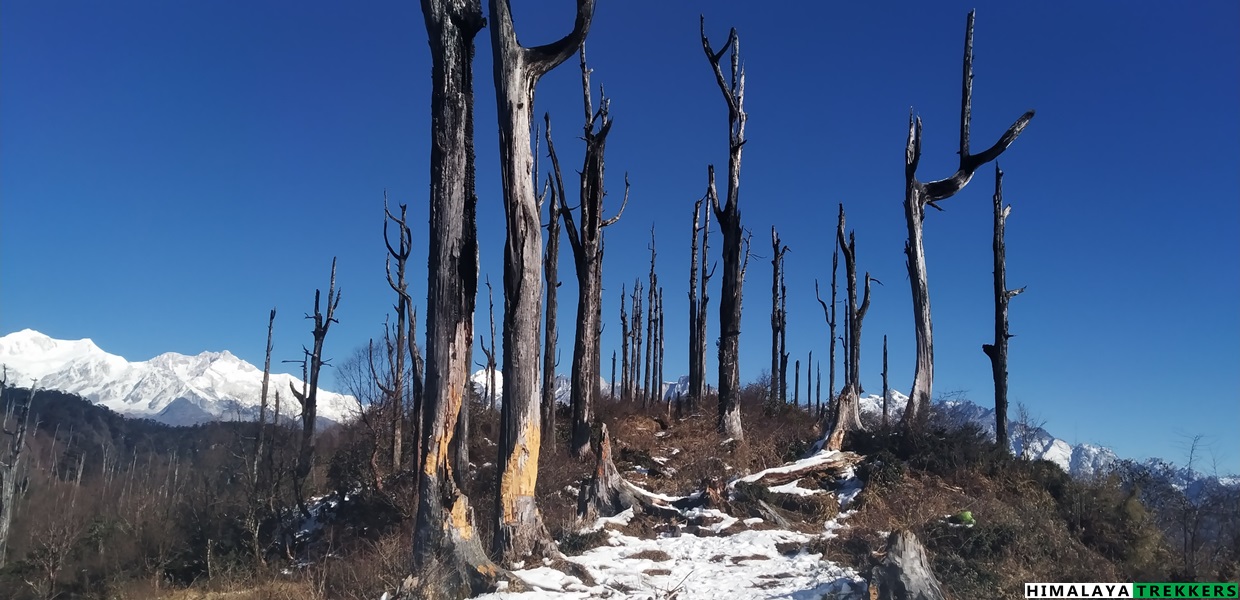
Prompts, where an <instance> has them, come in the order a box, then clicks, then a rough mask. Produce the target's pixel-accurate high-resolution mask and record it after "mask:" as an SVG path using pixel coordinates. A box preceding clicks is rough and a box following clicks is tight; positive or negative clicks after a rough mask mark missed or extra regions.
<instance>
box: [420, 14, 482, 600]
mask: <svg viewBox="0 0 1240 600" xmlns="http://www.w3.org/2000/svg"><path fill="white" fill-rule="evenodd" d="M422 14H423V16H424V17H425V21H426V31H427V34H428V37H429V41H430V45H431V61H432V70H431V80H432V93H431V172H430V181H431V190H430V206H431V210H430V215H431V216H430V231H429V236H428V237H429V238H430V250H429V252H428V266H429V268H428V273H427V301H426V315H427V316H426V390H425V391H426V397H425V407H424V408H425V411H424V416H423V419H424V420H423V426H422V432H421V433H422V438H421V440H420V444H421V445H422V456H423V459H422V465H421V468H422V477H421V481H420V483H419V487H418V516H417V524H416V526H415V529H414V535H413V571H412V572H413V573H417V574H419V575H422V574H424V573H439V574H441V576H440V577H438V578H436V580H433V581H432V580H431V578H430V577H427V579H426V580H424V581H421V582H420V583H421V584H422V587H421V589H420V590H418V591H417V592H414V591H413V590H410V591H409V594H410V595H411V596H412V595H414V594H415V593H416V594H417V596H418V597H439V596H446V597H456V598H463V597H466V596H472V595H477V594H480V593H483V592H486V591H489V590H492V589H494V588H495V583H496V579H497V576H498V571H497V569H496V567H495V565H494V564H493V563H492V562H491V560H490V559H489V558H488V557H487V555H486V552H484V551H483V549H482V544H481V542H480V540H479V539H478V537H477V534H476V531H477V530H476V529H475V528H474V511H473V508H472V507H470V505H469V498H468V497H467V496H466V495H465V494H464V493H463V492H462V491H461V489H460V488H459V487H458V486H457V483H456V476H455V475H454V474H453V470H454V469H453V465H452V460H451V453H450V452H449V447H450V446H451V445H452V443H453V438H454V437H455V435H456V432H457V423H458V420H459V417H460V413H461V408H462V406H463V405H464V403H465V397H466V386H468V385H469V369H470V348H471V347H472V346H473V338H474V302H475V297H476V296H477V292H478V241H477V227H476V222H475V208H476V206H477V201H478V198H477V195H476V194H475V192H474V147H473V140H474V136H473V104H474V97H473V93H474V92H473V56H474V37H475V36H476V35H477V34H478V32H479V31H481V29H482V26H483V24H484V19H483V16H482V5H481V2H479V1H477V0H463V1H459V0H458V1H456V2H449V1H446V0H423V2H422ZM407 583H408V582H407Z"/></svg>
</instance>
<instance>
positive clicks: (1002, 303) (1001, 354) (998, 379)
mask: <svg viewBox="0 0 1240 600" xmlns="http://www.w3.org/2000/svg"><path fill="white" fill-rule="evenodd" d="M994 203H995V235H994V244H993V246H994V253H995V343H994V344H982V352H985V353H986V356H988V357H990V368H991V371H993V373H994V379H995V441H996V442H997V443H998V444H999V447H1000V448H1003V449H1005V450H1006V449H1007V447H1008V431H1007V409H1008V401H1007V355H1008V339H1009V338H1011V337H1012V334H1010V333H1008V301H1009V300H1011V299H1012V298H1015V297H1016V296H1017V295H1018V294H1020V293H1021V292H1023V291H1025V288H1023V287H1022V288H1019V289H1015V290H1009V289H1007V266H1006V259H1005V254H1006V247H1005V245H1004V242H1003V231H1004V226H1005V224H1006V222H1007V217H1008V215H1009V214H1011V212H1012V205H1011V204H1009V205H1007V206H1004V205H1003V171H1001V170H999V165H998V164H996V165H995V196H994Z"/></svg>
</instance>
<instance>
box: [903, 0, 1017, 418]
mask: <svg viewBox="0 0 1240 600" xmlns="http://www.w3.org/2000/svg"><path fill="white" fill-rule="evenodd" d="M973 19H974V11H969V16H968V19H967V21H966V25H965V39H964V77H963V83H962V86H961V87H962V90H961V101H960V150H959V155H960V165H959V167H957V169H956V172H955V173H953V174H952V175H951V176H950V177H948V178H946V179H940V180H938V181H931V182H929V183H922V182H921V181H919V180H918V179H917V163H918V162H919V161H920V160H921V118H920V117H916V116H915V115H913V114H909V122H908V143H907V144H906V145H905V151H904V180H905V187H904V219H905V221H906V223H907V224H908V241H907V242H906V243H905V245H904V254H905V255H906V256H907V258H908V274H909V286H910V287H911V288H912V293H913V321H914V325H915V329H914V332H915V333H916V339H917V365H916V369H915V370H914V372H913V389H912V391H911V392H910V393H909V398H908V407H907V408H905V410H904V416H903V417H901V423H902V425H903V426H904V428H905V429H906V430H911V429H915V428H918V427H919V426H920V425H921V424H922V423H924V422H925V419H926V417H927V416H928V414H929V412H930V394H931V391H932V388H933V386H934V337H933V334H932V332H931V326H930V284H929V283H928V278H927V275H926V251H925V245H924V242H923V239H922V223H923V222H924V221H925V218H926V207H927V206H930V207H933V208H939V206H938V205H937V204H936V202H938V201H940V200H945V199H947V198H950V197H952V196H953V195H955V194H956V192H959V191H960V190H962V189H964V186H965V185H968V183H969V180H970V179H972V178H973V173H975V172H976V171H977V169H979V168H980V167H981V166H982V165H984V164H986V163H988V162H990V161H992V160H995V159H996V158H998V157H999V155H1000V154H1003V152H1004V151H1005V150H1007V148H1008V147H1009V146H1011V145H1012V142H1014V141H1016V138H1017V137H1018V136H1019V135H1020V134H1021V132H1022V131H1024V129H1025V127H1026V126H1027V125H1028V124H1029V121H1030V120H1031V119H1033V114H1034V112H1033V111H1032V110H1031V111H1028V112H1026V113H1025V114H1023V115H1021V116H1020V118H1019V119H1017V120H1016V122H1015V123H1012V126H1011V127H1009V128H1008V130H1007V131H1006V132H1004V134H1003V137H1001V138H999V141H997V142H995V144H994V145H993V146H991V147H990V148H988V149H987V150H985V151H984V152H982V153H981V154H971V153H970V152H969V125H970V120H971V114H972V111H973Z"/></svg>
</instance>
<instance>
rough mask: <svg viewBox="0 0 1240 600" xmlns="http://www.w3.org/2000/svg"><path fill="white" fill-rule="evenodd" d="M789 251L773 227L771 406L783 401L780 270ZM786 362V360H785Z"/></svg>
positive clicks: (769, 398) (783, 321) (769, 397)
mask: <svg viewBox="0 0 1240 600" xmlns="http://www.w3.org/2000/svg"><path fill="white" fill-rule="evenodd" d="M787 251H788V246H786V245H783V244H781V243H780V241H779V233H778V232H777V231H776V230H775V227H774V226H772V227H771V389H770V392H769V396H768V398H767V400H768V401H769V402H770V403H771V404H775V401H776V400H781V401H782V399H783V396H782V395H781V392H780V390H781V386H780V375H781V374H782V372H783V371H782V369H781V364H780V363H781V362H783V361H781V358H782V357H783V349H782V346H781V345H780V342H781V341H782V340H783V337H784V336H783V335H782V333H783V330H784V327H783V325H784V323H785V322H786V321H785V319H784V318H783V309H782V307H781V302H780V298H781V295H780V293H779V292H780V282H781V281H782V279H781V278H780V268H781V267H782V265H783V258H784V253H785V252H787ZM784 360H786V359H784Z"/></svg>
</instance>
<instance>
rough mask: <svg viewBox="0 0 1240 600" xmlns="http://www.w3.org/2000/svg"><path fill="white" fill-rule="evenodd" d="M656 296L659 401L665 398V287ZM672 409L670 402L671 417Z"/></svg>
mask: <svg viewBox="0 0 1240 600" xmlns="http://www.w3.org/2000/svg"><path fill="white" fill-rule="evenodd" d="M655 298H656V300H655V301H656V302H657V303H658V305H659V310H658V313H657V314H658V321H659V327H658V337H659V350H658V352H657V353H656V354H655V356H657V357H658V358H656V359H655V373H656V376H655V390H656V391H655V393H656V394H658V401H659V402H662V401H663V400H664V398H663V381H664V379H663V352H664V349H665V348H664V344H663V342H664V337H663V336H664V329H663V287H662V286H660V287H659V293H658V294H657V295H656V296H655ZM671 410H672V405H671V404H670V403H669V404H668V405H667V411H668V416H669V417H670V416H671Z"/></svg>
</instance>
